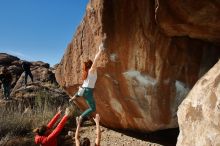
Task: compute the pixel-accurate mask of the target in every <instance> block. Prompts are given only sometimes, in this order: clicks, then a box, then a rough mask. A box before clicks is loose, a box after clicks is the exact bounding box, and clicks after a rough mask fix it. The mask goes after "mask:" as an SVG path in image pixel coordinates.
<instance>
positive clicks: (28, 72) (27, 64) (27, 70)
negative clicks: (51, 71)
mask: <svg viewBox="0 0 220 146" xmlns="http://www.w3.org/2000/svg"><path fill="white" fill-rule="evenodd" d="M21 66H22V68H23V70H24V74H25V77H24V82H25V86H27V78H28V76H30V78H31V81H32V82H33V75H32V73H31V70H30V66H31V63H30V62H26V61H22V64H21Z"/></svg>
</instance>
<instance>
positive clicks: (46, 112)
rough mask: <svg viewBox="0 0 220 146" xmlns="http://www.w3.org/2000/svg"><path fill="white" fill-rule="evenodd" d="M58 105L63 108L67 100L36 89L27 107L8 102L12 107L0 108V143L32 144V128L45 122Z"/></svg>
mask: <svg viewBox="0 0 220 146" xmlns="http://www.w3.org/2000/svg"><path fill="white" fill-rule="evenodd" d="M30 105H32V106H30ZM60 105H61V106H62V107H63V108H65V107H67V106H69V104H68V101H67V100H64V99H57V98H56V99H55V98H53V95H50V93H47V92H45V91H38V92H36V97H35V100H34V101H33V103H28V104H27V107H24V106H26V105H22V106H20V105H19V104H18V105H15V104H14V105H13V104H10V106H14V107H13V108H9V107H7V110H6V108H0V117H1V118H0V145H6V146H9V145H23V146H25V145H28V146H31V145H34V142H33V139H34V138H33V137H34V134H33V133H32V130H33V129H34V128H36V127H38V126H40V125H42V124H46V123H47V122H48V121H49V120H50V119H51V118H52V117H53V116H54V114H55V113H56V112H57V108H58V106H60ZM15 106H16V108H15ZM8 109H11V110H8ZM24 137H25V138H24ZM25 141H26V142H25ZM17 142H18V143H17ZM25 143H26V144H25Z"/></svg>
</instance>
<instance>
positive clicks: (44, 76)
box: [0, 53, 68, 107]
mask: <svg viewBox="0 0 220 146" xmlns="http://www.w3.org/2000/svg"><path fill="white" fill-rule="evenodd" d="M30 63H31V72H32V74H33V78H34V83H32V82H31V80H30V77H28V82H27V83H28V86H27V87H26V88H24V73H23V69H22V67H21V60H20V59H19V58H17V57H15V56H12V55H9V54H5V53H0V65H1V66H0V70H2V67H3V66H4V67H7V68H8V70H9V72H10V73H11V74H12V78H13V80H12V83H11V94H10V96H11V97H12V99H14V100H16V101H13V102H12V103H8V104H15V105H16V106H17V105H18V104H17V100H23V101H24V102H27V101H28V102H29V103H28V104H32V105H33V104H34V100H35V97H37V96H40V95H39V94H44V95H41V96H47V95H46V94H48V95H50V96H51V100H53V99H56V101H61V102H60V103H62V102H63V101H64V100H67V98H68V97H67V95H66V94H65V92H64V91H63V90H62V89H59V86H58V84H57V82H56V78H55V74H54V73H53V68H50V66H49V64H48V63H44V62H42V61H37V62H30ZM0 96H1V97H3V96H2V88H1V89H0ZM52 96H53V99H52ZM14 102H15V103H14ZM30 102H33V103H30ZM22 106H24V107H25V106H27V105H22Z"/></svg>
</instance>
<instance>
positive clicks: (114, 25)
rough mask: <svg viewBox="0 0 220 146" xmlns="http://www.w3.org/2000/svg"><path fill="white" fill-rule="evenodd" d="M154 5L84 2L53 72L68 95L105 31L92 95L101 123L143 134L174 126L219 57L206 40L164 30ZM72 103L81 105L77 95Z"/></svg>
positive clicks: (105, 0)
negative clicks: (184, 103)
mask: <svg viewBox="0 0 220 146" xmlns="http://www.w3.org/2000/svg"><path fill="white" fill-rule="evenodd" d="M164 3H165V4H166V2H164ZM165 4H160V6H161V7H162V6H163V5H165ZM155 8H156V5H155V2H154V1H152V0H138V1H128V0H96V1H90V3H89V4H88V5H87V8H86V14H85V17H84V19H83V21H82V23H81V24H80V26H79V27H78V29H77V31H76V33H75V36H74V38H73V40H72V41H71V42H70V44H69V45H68V47H67V49H66V52H65V54H64V56H63V58H62V60H61V62H60V64H59V66H58V68H57V70H56V78H57V80H58V82H59V84H60V85H61V86H62V87H63V88H64V89H65V90H66V91H67V93H68V94H69V95H73V94H74V93H75V92H76V90H77V86H78V85H80V84H81V83H82V80H81V73H82V64H83V61H85V60H86V59H88V58H89V59H93V58H94V56H95V54H96V52H97V50H98V46H99V44H100V41H101V40H102V39H103V36H104V34H106V36H107V39H106V51H105V54H104V55H103V57H102V58H101V59H100V61H99V66H100V67H102V68H100V69H99V70H98V80H97V83H96V88H95V90H94V97H95V101H96V104H97V112H98V113H99V114H100V115H101V117H102V120H101V122H102V124H103V125H105V126H107V127H111V128H120V129H128V130H136V131H137V130H138V131H145V132H146V131H156V130H159V129H166V128H173V127H177V126H178V123H177V115H176V112H177V108H178V106H179V104H180V103H181V102H182V100H183V99H184V98H185V96H186V95H187V93H188V92H189V90H190V89H191V87H192V86H193V85H194V84H195V82H196V81H197V80H198V79H199V77H200V76H201V75H203V74H204V73H205V72H206V71H207V70H208V69H210V67H211V66H212V65H213V64H215V63H216V62H217V60H218V57H219V56H220V49H219V46H217V45H216V43H212V42H211V41H210V42H206V41H204V40H200V39H197V38H196V37H194V38H190V37H187V36H182V35H181V36H179V35H176V36H174V35H171V36H167V35H166V34H164V31H161V26H160V25H158V23H157V21H156V20H155V15H156V13H155ZM210 15H211V14H210ZM198 25H199V24H198ZM216 31H218V29H217V30H216ZM203 33H204V35H206V36H208V35H209V34H208V33H209V32H205V31H203ZM198 38H199V37H198ZM205 40H216V39H213V38H211V37H210V39H205ZM77 104H78V106H79V107H80V108H81V109H82V110H85V109H86V107H87V106H86V104H85V102H84V101H83V100H82V99H79V100H77Z"/></svg>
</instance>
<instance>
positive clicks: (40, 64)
mask: <svg viewBox="0 0 220 146" xmlns="http://www.w3.org/2000/svg"><path fill="white" fill-rule="evenodd" d="M32 66H40V67H45V68H50V65H49V64H48V63H44V62H42V61H36V62H32Z"/></svg>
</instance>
